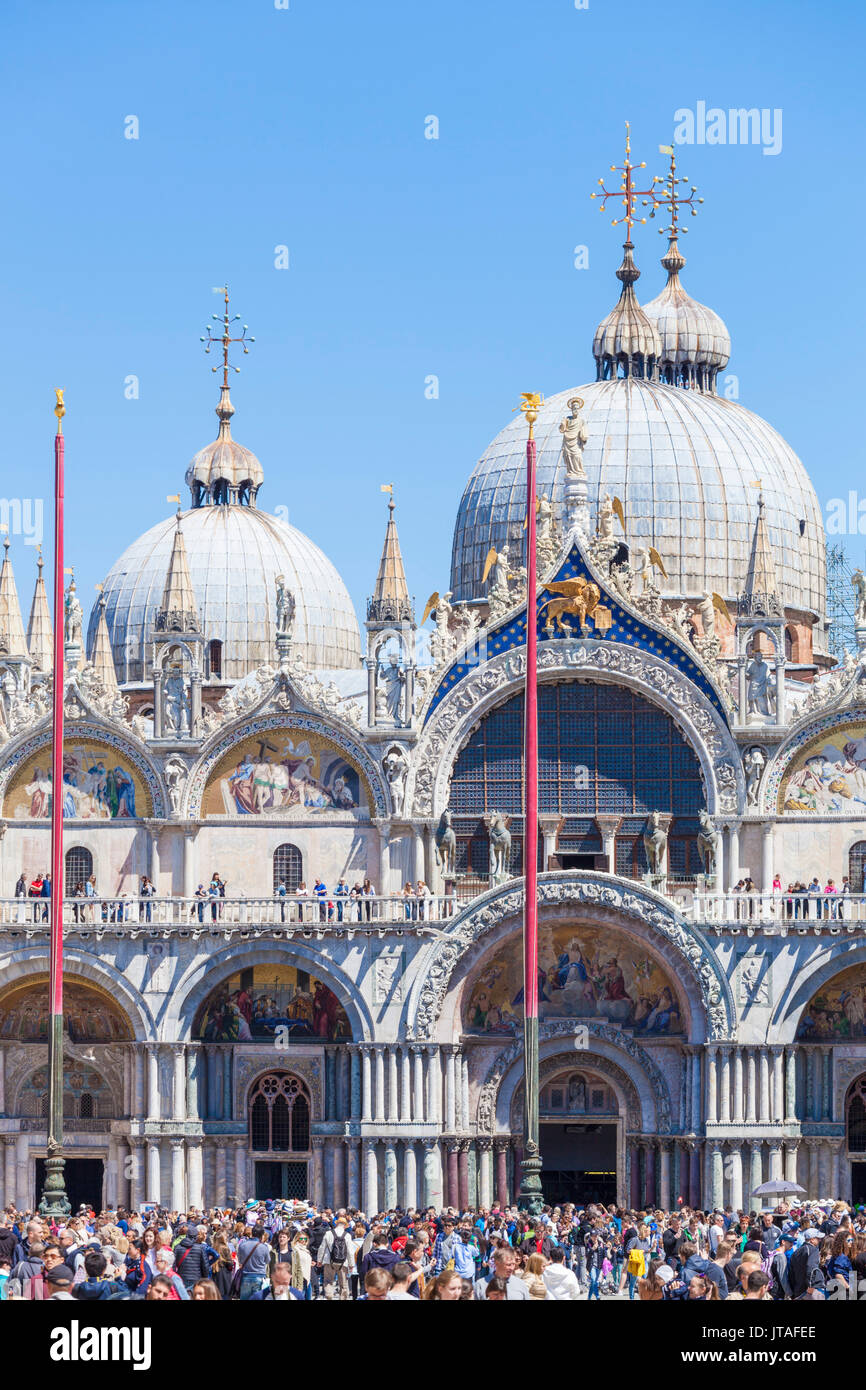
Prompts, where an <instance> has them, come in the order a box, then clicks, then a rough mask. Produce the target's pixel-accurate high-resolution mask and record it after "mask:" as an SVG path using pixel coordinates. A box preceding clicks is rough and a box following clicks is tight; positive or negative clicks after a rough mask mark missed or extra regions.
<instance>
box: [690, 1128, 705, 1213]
mask: <svg viewBox="0 0 866 1390" xmlns="http://www.w3.org/2000/svg"><path fill="white" fill-rule="evenodd" d="M689 1192H690V1194H691V1195H690V1201H689V1205H690V1206H691V1207H693V1208H696V1207H700V1205H701V1198H702V1196H703V1193H702V1192H701V1146H700V1144H690V1145H689Z"/></svg>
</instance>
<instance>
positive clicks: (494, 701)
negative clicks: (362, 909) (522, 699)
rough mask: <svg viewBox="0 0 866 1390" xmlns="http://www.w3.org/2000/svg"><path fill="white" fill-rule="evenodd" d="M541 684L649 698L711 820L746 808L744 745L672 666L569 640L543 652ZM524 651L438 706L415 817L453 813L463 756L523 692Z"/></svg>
mask: <svg viewBox="0 0 866 1390" xmlns="http://www.w3.org/2000/svg"><path fill="white" fill-rule="evenodd" d="M538 662H539V679H540V680H542V681H545V682H546V681H549V680H558V679H567V680H589V681H597V682H602V683H608V684H617V685H622V686H625V687H626V688H628V689H630V690H633V691H634V692H635V693H636V694H639V695H642V696H643V697H644V698H645V699H646V700H648V701H649V702H650V703H651V704H653V705H656V706H658V707H659V708H660V709H662V710H663V711H664V712H665V713H666V714H668V715H669V716H670V717H671V719H673V721H674V723H675V724H676V726H677V728H678V729H679V730H680V732H681V734H682V735H683V737H684V738H685V740H686V742H687V743H688V745H689V746H690V748H691V749H692V751H693V752H694V754H695V756H696V757H697V759H698V762H699V764H700V767H701V773H702V776H703V782H704V794H705V798H706V804H707V809H708V810H709V812H710V814H711V815H720V814H724V815H735V814H737V813H738V812H742V811H743V809H744V807H745V783H744V780H743V771H742V764H741V759H740V754H739V751H738V749H737V745H736V743H735V741H734V739H733V736H732V735H731V731H730V729H729V727H728V724H727V721H726V719H725V718H724V716H723V715H722V714H721V712H720V711H719V709H717V708H716V706H715V705H714V704H713V702H712V701H711V700H710V699H708V698H707V696H706V695H705V694H704V693H703V692H702V691H701V690H699V689H698V687H697V686H696V685H694V683H693V682H692V681H690V680H689V679H688V677H687V676H686V675H685V674H684V673H683V672H681V671H680V670H678V668H677V667H676V666H674V665H672V664H671V663H670V662H667V661H665V660H663V659H662V658H661V657H656V656H654V655H652V654H651V653H649V652H645V651H642V650H638V649H637V648H627V647H618V646H616V645H614V644H610V643H606V642H601V641H597V640H589V639H588V640H586V641H581V640H580V639H577V638H569V639H566V638H563V639H556V640H551V641H547V642H544V643H542V644H541V646H540V648H539V654H538ZM525 667H526V655H525V652H524V651H523V649H521V648H515V649H514V650H511V651H507V652H502V653H500V654H498V655H495V656H493V657H491V659H490V660H489V661H486V662H484V664H483V666H481V668H480V669H479V668H472V669H471V670H470V671H469V673H468V674H467V675H466V676H464V677H463V678H462V679H461V680H459V681H458V682H457V683H456V684H455V685H454V686H453V687H452V688H451V690H449V692H448V694H447V695H446V696H445V697H444V698H443V699H442V700H441V701H440V703H439V704H437V705H436V707H435V709H434V710H433V712H432V713H431V715H430V717H429V719H428V721H427V723H426V724H425V726H424V729H423V731H422V734H421V737H420V738H419V740H418V744H417V746H416V750H415V755H414V757H413V760H412V766H411V768H410V771H409V774H408V778H407V789H406V805H407V806H408V807H411V808H412V810H413V813H414V815H416V816H423V817H429V816H434V817H438V816H440V815H441V813H442V811H443V810H445V809H446V807H447V805H448V789H449V783H450V778H451V772H452V769H453V766H454V763H455V761H456V758H457V755H458V753H459V751H460V749H461V748H462V747H463V745H464V743H465V742H466V741H467V739H468V738H469V735H470V734H471V733H472V731H473V729H474V728H475V727H476V725H477V724H478V722H479V721H480V720H481V719H482V718H483V716H484V715H485V714H487V713H488V712H489V711H490V710H491V709H493V708H494V707H495V706H497V705H499V704H502V703H504V702H505V701H506V700H508V699H509V698H510V697H511V696H512V695H516V694H518V693H519V692H520V691H521V690H522V689H523V678H524V674H525Z"/></svg>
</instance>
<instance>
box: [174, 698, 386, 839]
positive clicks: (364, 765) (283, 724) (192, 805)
mask: <svg viewBox="0 0 866 1390" xmlns="http://www.w3.org/2000/svg"><path fill="white" fill-rule="evenodd" d="M287 727H290V728H291V729H292V730H302V731H304V732H306V733H311V734H318V735H319V736H320V737H321V738H323V739H325V740H327V741H328V742H329V743H330V744H333V745H334V747H335V748H336V749H338V750H339V751H340V752H341V753H343V754H344V755H345V756H346V758H347V760H348V761H349V762H350V763H354V764H355V765H356V766H357V768H358V769H359V771H360V772H361V773H362V774H363V777H364V779H365V781H366V787H367V790H368V792H369V795H370V813H371V815H376V816H385V815H387V808H388V805H389V800H388V791H387V787H386V785H385V781H384V774H383V772H382V769H381V768H380V767H379V765H378V764H377V762H376V761H375V759H374V758H372V757H371V756H370V754H369V753H368V752H367V750H366V748H365V747H364V746H363V744H362V743H361V742H360V740H358V739H356V738H354V737H352V736H351V735H350V734H348V733H347V732H346V730H345V728H341V727H340V725H339V723H337V722H336V721H333V722H332V721H330V720H328V719H322V718H320V717H319V716H318V715H313V714H304V713H301V712H296V711H294V710H286V711H284V712H283V713H282V714H262V715H258V716H257V717H255V718H252V719H251V718H249V717H248V716H247V717H244V716H241V717H240V718H238V719H236V720H234V721H233V722H232V723H231V724H230V725H228V727H225V726H224V727H223V728H221V729H219V730H218V731H217V732H216V733H214V734H213V735H212V736H211V738H210V739H209V740H208V741H207V742H206V743H205V744H204V747H203V748H202V751H201V754H200V756H199V758H198V760H197V762H196V763H195V764H194V765H193V768H192V771H191V772H190V775H189V779H188V781H187V783H186V787H185V791H184V797H183V802H182V805H181V807H180V809H179V812H178V814H179V815H181V816H183V817H188V818H191V819H196V818H197V817H199V816H200V815H201V807H202V798H203V796H204V791H205V787H206V786H207V784H208V781H209V779H210V776H211V773H212V772H213V771H214V770H215V768H216V766H217V764H218V762H219V761H220V760H221V759H222V758H223V757H224V755H225V754H226V753H228V752H229V751H230V750H231V749H232V748H234V747H235V746H237V745H240V744H241V743H243V742H244V740H245V739H248V738H250V737H252V736H253V735H256V734H263V735H267V734H269V733H271V732H273V731H275V730H277V729H285V728H287Z"/></svg>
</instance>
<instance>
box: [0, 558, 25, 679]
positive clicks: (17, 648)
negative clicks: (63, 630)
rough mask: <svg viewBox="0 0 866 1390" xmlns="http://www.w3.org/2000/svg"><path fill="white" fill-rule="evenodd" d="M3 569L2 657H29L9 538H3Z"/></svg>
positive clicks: (0, 589) (0, 593) (0, 603)
mask: <svg viewBox="0 0 866 1390" xmlns="http://www.w3.org/2000/svg"><path fill="white" fill-rule="evenodd" d="M3 549H4V551H5V554H4V557H3V568H2V569H0V655H3V656H27V655H28V651H27V638H26V637H25V636H24V623H23V622H22V620H21V605H20V604H19V602H18V590H17V589H16V587H15V575H14V574H13V572H12V561H11V560H10V559H9V537H8V536H4V538H3Z"/></svg>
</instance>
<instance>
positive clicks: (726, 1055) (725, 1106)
mask: <svg viewBox="0 0 866 1390" xmlns="http://www.w3.org/2000/svg"><path fill="white" fill-rule="evenodd" d="M720 1053H721V1055H720V1062H721V1076H720V1079H719V1124H722V1125H729V1124H730V1123H731V1054H730V1050H729V1048H727V1047H723V1048H721V1049H720Z"/></svg>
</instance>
